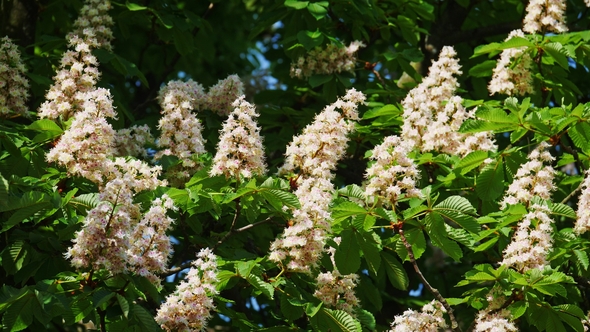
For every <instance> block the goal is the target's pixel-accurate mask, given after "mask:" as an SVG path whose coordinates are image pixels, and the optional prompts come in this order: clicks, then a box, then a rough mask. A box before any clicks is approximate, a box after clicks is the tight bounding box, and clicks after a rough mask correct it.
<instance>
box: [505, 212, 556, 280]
mask: <svg viewBox="0 0 590 332" xmlns="http://www.w3.org/2000/svg"><path fill="white" fill-rule="evenodd" d="M550 214H551V210H550V209H549V208H548V207H546V206H545V205H539V204H534V205H533V206H531V207H530V209H529V213H527V214H526V215H525V216H524V219H523V220H522V221H521V222H520V223H519V224H518V228H517V229H516V232H515V233H514V235H513V236H512V241H511V242H510V244H508V246H507V247H506V249H504V259H503V260H502V262H501V264H502V265H506V266H510V267H513V268H515V269H516V270H518V271H521V272H524V271H527V270H530V269H535V268H538V269H543V267H544V266H545V265H547V255H548V254H549V252H551V249H552V247H553V239H552V238H551V233H552V232H553V226H552V225H553V220H552V219H551V218H550V217H549V215H550Z"/></svg>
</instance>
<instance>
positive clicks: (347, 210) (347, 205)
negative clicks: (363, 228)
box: [332, 201, 367, 223]
mask: <svg viewBox="0 0 590 332" xmlns="http://www.w3.org/2000/svg"><path fill="white" fill-rule="evenodd" d="M359 214H367V211H366V210H365V209H364V208H363V207H361V206H360V205H358V204H356V203H354V202H350V201H344V202H342V203H340V204H338V205H336V206H334V207H333V208H332V219H333V220H334V222H335V223H337V222H340V221H342V220H344V219H346V218H348V217H350V216H355V215H359Z"/></svg>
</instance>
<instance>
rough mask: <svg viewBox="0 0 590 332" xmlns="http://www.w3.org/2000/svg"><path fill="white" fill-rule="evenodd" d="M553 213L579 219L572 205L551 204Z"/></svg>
mask: <svg viewBox="0 0 590 332" xmlns="http://www.w3.org/2000/svg"><path fill="white" fill-rule="evenodd" d="M551 214H553V215H556V216H562V217H566V218H570V219H577V216H576V211H574V209H572V208H571V207H570V206H568V205H565V204H561V203H553V204H551Z"/></svg>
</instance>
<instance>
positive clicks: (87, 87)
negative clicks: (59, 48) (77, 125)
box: [38, 35, 100, 120]
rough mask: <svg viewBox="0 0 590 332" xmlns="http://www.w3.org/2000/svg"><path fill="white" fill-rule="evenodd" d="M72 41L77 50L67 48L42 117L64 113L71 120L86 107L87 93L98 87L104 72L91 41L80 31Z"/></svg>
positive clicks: (65, 117)
mask: <svg viewBox="0 0 590 332" xmlns="http://www.w3.org/2000/svg"><path fill="white" fill-rule="evenodd" d="M68 42H69V44H70V47H71V48H73V49H74V50H68V51H66V52H65V53H64V55H63V56H62V58H61V64H60V67H59V70H58V72H57V74H56V75H55V77H54V78H53V79H54V82H53V84H52V85H51V87H50V88H49V91H48V92H47V95H46V96H45V98H46V100H45V101H44V102H43V104H41V106H40V108H39V113H38V114H39V117H41V118H49V119H57V118H58V117H60V116H61V117H62V118H63V120H67V119H68V118H70V117H71V116H72V115H74V114H75V113H76V112H78V111H80V110H84V106H83V104H84V101H85V100H86V98H87V96H86V94H87V93H88V92H90V91H92V90H94V89H96V83H97V82H98V78H99V76H100V72H99V71H98V68H97V67H98V60H96V57H95V56H94V55H92V53H91V47H90V45H89V44H88V43H86V42H85V41H84V40H83V39H82V38H79V37H78V36H76V35H74V36H71V37H70V38H69V39H68Z"/></svg>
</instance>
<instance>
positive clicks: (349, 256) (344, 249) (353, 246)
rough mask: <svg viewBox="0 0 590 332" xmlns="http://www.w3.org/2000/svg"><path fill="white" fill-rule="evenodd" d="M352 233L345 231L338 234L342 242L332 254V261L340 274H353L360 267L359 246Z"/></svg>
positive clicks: (348, 230)
mask: <svg viewBox="0 0 590 332" xmlns="http://www.w3.org/2000/svg"><path fill="white" fill-rule="evenodd" d="M354 233H355V231H354V230H351V229H345V230H343V231H342V233H340V237H341V238H342V242H340V245H339V246H338V249H337V250H336V253H335V254H334V260H335V262H336V267H337V268H338V271H339V272H340V273H341V274H351V273H355V272H357V271H358V269H359V268H360V267H361V255H360V246H359V243H358V242H357V239H356V236H355V234H354Z"/></svg>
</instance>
